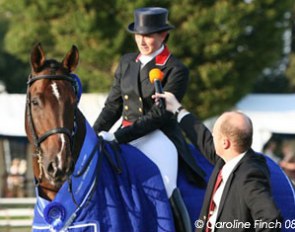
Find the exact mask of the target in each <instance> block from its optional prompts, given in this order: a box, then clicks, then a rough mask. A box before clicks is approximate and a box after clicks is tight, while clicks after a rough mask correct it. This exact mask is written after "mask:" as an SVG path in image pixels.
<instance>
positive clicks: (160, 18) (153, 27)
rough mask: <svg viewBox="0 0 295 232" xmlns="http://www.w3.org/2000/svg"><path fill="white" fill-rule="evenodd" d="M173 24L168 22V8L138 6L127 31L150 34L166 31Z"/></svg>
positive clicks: (171, 27)
mask: <svg viewBox="0 0 295 232" xmlns="http://www.w3.org/2000/svg"><path fill="white" fill-rule="evenodd" d="M173 28H174V26H172V25H169V24H168V10H167V9H165V8H161V7H146V8H139V9H136V10H135V11H134V22H133V23H131V24H129V26H128V31H129V32H131V33H137V34H151V33H155V32H160V31H168V30H171V29H173Z"/></svg>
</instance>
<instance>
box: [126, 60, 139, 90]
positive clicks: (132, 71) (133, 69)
mask: <svg viewBox="0 0 295 232" xmlns="http://www.w3.org/2000/svg"><path fill="white" fill-rule="evenodd" d="M139 71H140V62H134V61H132V62H130V64H129V71H128V75H127V78H128V79H129V81H128V85H129V86H136V88H135V92H136V93H137V94H138V95H139V93H140V91H139V89H138V88H139V86H140V85H139V83H138V82H139V80H138V75H139Z"/></svg>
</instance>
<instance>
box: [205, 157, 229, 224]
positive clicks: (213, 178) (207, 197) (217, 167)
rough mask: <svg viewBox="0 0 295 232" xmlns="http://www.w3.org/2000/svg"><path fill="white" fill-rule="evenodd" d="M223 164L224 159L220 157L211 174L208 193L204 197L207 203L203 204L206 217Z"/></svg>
mask: <svg viewBox="0 0 295 232" xmlns="http://www.w3.org/2000/svg"><path fill="white" fill-rule="evenodd" d="M223 165H224V161H223V160H221V159H220V161H219V162H217V163H216V165H215V168H214V170H213V172H212V174H211V177H210V180H209V182H208V186H207V190H206V194H205V199H204V204H205V205H204V206H203V208H204V209H206V211H205V215H204V216H206V217H207V215H208V210H209V204H210V200H211V195H212V192H213V188H214V185H215V181H216V179H217V175H218V173H219V171H220V169H221V168H222V167H223ZM203 219H204V218H203Z"/></svg>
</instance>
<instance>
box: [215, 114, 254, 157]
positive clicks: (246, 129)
mask: <svg viewBox="0 0 295 232" xmlns="http://www.w3.org/2000/svg"><path fill="white" fill-rule="evenodd" d="M215 126H216V128H215V131H217V133H218V134H219V135H220V136H224V137H226V138H228V140H229V141H230V144H231V147H232V149H233V150H234V151H236V152H237V153H239V154H240V153H243V152H245V151H247V150H249V149H250V148H251V145H252V136H253V126H252V122H251V120H250V118H249V117H247V116H246V115H245V114H243V113H241V112H237V111H232V112H226V113H223V114H222V115H221V116H220V117H219V118H218V119H217V121H216V124H215ZM215 133H216V132H215Z"/></svg>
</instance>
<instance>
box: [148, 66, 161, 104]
mask: <svg viewBox="0 0 295 232" xmlns="http://www.w3.org/2000/svg"><path fill="white" fill-rule="evenodd" d="M149 78H150V82H151V83H152V84H154V86H155V92H156V93H163V89H162V84H161V81H162V80H163V78H164V73H163V72H162V71H161V70H160V69H158V68H154V69H152V70H151V71H150V73H149ZM159 107H165V101H164V99H163V98H160V99H159Z"/></svg>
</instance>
